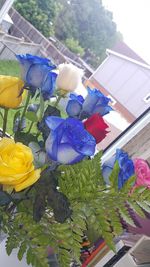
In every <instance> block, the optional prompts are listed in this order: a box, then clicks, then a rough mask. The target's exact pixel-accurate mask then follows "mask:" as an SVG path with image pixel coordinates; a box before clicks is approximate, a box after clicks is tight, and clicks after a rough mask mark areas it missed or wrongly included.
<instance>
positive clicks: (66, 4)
mask: <svg viewBox="0 0 150 267" xmlns="http://www.w3.org/2000/svg"><path fill="white" fill-rule="evenodd" d="M59 1H60V3H61V5H62V6H63V8H62V9H61V12H60V14H59V16H58V17H57V20H56V24H55V34H56V36H57V38H58V39H60V40H62V41H65V40H66V39H67V38H74V39H75V40H78V41H79V44H80V45H81V47H83V48H84V49H85V58H87V56H86V53H87V54H88V55H90V56H89V61H90V58H94V57H95V58H97V61H101V60H102V59H103V58H104V54H105V49H106V48H108V47H111V46H112V44H113V43H114V42H115V40H116V39H117V33H116V24H115V23H114V22H113V18H112V13H111V12H110V11H108V10H106V9H105V8H104V7H103V5H102V1H100V0H92V1H91V0H82V1H80V0H70V1H66V0H59ZM89 50H90V51H89ZM89 52H90V53H89ZM92 54H93V55H92ZM97 63H98V62H97Z"/></svg>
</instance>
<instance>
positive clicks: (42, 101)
mask: <svg viewBox="0 0 150 267" xmlns="http://www.w3.org/2000/svg"><path fill="white" fill-rule="evenodd" d="M44 104H45V103H44V99H43V96H42V94H41V93H40V115H39V121H41V120H42V118H43V114H44Z"/></svg>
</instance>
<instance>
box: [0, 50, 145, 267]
mask: <svg viewBox="0 0 150 267" xmlns="http://www.w3.org/2000/svg"><path fill="white" fill-rule="evenodd" d="M17 59H18V61H19V62H20V66H21V69H22V78H21V79H19V78H16V77H9V76H0V107H1V109H3V111H4V112H3V114H2V113H1V115H2V118H3V126H2V131H1V140H0V227H1V231H2V232H4V233H6V237H7V242H6V250H7V253H8V255H9V254H10V253H11V252H12V250H13V249H14V248H17V249H18V259H19V260H21V259H22V257H23V256H24V255H26V260H27V263H28V264H32V266H35V267H47V266H51V265H50V261H51V257H53V256H55V260H56V261H57V263H58V265H59V266H61V267H67V266H70V263H71V261H72V260H73V261H74V260H75V261H76V262H77V263H79V264H80V249H81V247H82V237H83V236H84V234H85V232H87V231H88V227H89V226H90V225H92V226H93V229H94V230H95V231H97V232H98V233H99V235H101V236H103V238H104V239H105V241H106V242H107V243H108V245H109V246H110V247H111V248H112V249H114V243H113V238H114V237H115V236H116V235H118V234H120V233H121V232H122V229H123V226H122V224H121V220H120V219H121V218H122V219H123V220H125V221H127V223H129V224H131V225H134V221H133V220H132V218H131V216H130V214H129V213H128V208H129V207H130V208H131V209H133V210H134V211H135V212H137V213H138V214H139V215H140V216H144V211H143V210H146V211H148V212H149V211H150V207H149V206H150V194H149V186H150V169H149V167H148V164H147V163H146V162H145V161H143V160H141V159H135V160H134V161H132V160H131V159H130V158H129V156H128V155H127V153H125V152H124V151H122V150H117V152H116V155H114V156H113V157H112V158H111V159H110V160H109V161H107V162H105V163H104V165H103V166H101V161H100V158H101V155H102V153H101V152H99V153H97V154H96V153H95V151H96V144H98V143H99V142H101V141H102V140H103V139H104V138H105V137H106V135H107V133H108V125H107V124H106V122H105V121H104V118H103V116H104V115H105V114H107V113H109V112H110V111H111V110H112V108H111V107H110V106H109V102H110V99H109V98H107V97H105V96H104V95H103V94H102V93H101V92H100V91H98V90H97V89H94V90H92V89H90V88H87V96H86V97H85V99H84V98H83V97H82V96H81V95H77V94H76V93H75V89H76V88H77V86H78V84H80V83H81V82H82V75H83V72H82V70H80V69H78V68H77V67H76V66H73V65H71V64H61V65H60V66H58V67H56V66H55V65H54V64H52V62H51V61H50V60H48V59H45V58H40V57H37V56H32V55H29V54H27V55H17ZM53 97H55V102H52V101H51V98H53ZM64 98H66V99H68V100H67V105H66V110H65V113H64V112H62V110H61V109H62V108H60V106H59V101H60V99H64ZM9 109H14V110H16V112H15V115H14V120H13V136H8V134H7V116H8V112H9ZM62 114H63V115H62ZM95 154H96V155H95ZM48 254H49V256H48Z"/></svg>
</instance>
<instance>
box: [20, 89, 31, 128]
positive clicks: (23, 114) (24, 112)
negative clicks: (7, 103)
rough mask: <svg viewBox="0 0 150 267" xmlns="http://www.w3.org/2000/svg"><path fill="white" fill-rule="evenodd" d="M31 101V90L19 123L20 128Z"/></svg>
mask: <svg viewBox="0 0 150 267" xmlns="http://www.w3.org/2000/svg"><path fill="white" fill-rule="evenodd" d="M29 101H30V92H28V94H27V98H26V102H25V106H24V109H23V112H22V115H21V119H20V123H19V126H20V127H19V128H21V125H22V121H23V118H24V117H25V114H26V111H27V108H28V104H29Z"/></svg>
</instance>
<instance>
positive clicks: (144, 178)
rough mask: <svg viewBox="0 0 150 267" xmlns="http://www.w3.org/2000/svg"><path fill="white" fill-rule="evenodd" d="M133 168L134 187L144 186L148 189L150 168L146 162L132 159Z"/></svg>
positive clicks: (149, 186)
mask: <svg viewBox="0 0 150 267" xmlns="http://www.w3.org/2000/svg"><path fill="white" fill-rule="evenodd" d="M133 163H134V168H135V174H136V177H137V179H136V183H135V187H138V186H146V187H148V188H150V168H149V166H148V164H147V162H146V161H145V160H143V159H138V158H136V159H134V161H133Z"/></svg>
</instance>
